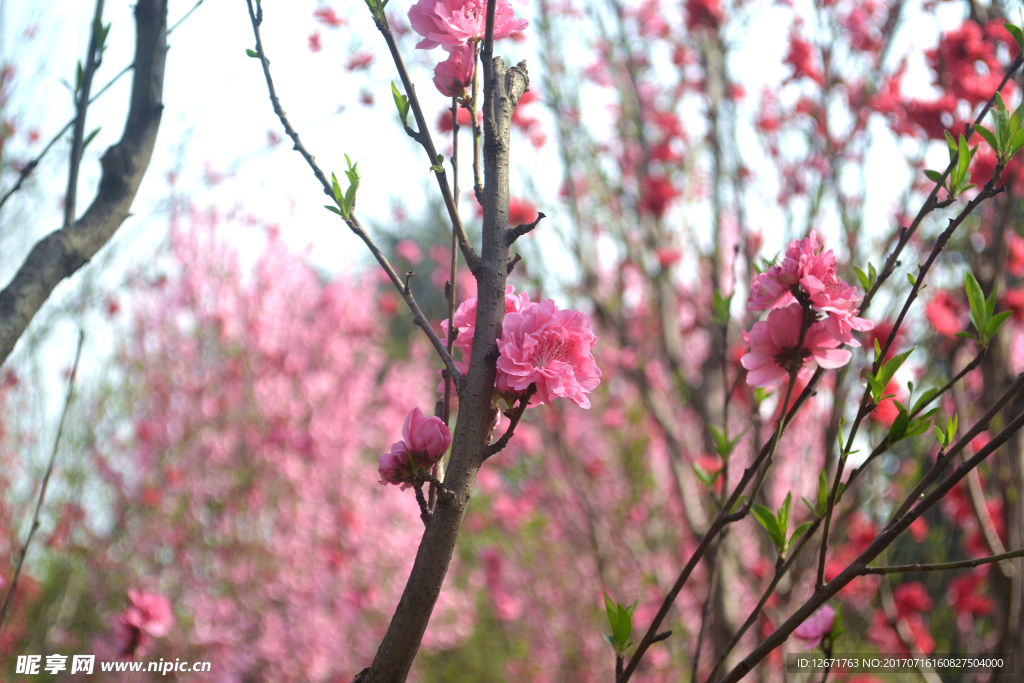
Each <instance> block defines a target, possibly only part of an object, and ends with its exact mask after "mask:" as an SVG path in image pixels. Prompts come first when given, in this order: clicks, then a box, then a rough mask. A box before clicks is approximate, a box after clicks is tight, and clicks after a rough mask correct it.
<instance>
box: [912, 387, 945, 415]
mask: <svg viewBox="0 0 1024 683" xmlns="http://www.w3.org/2000/svg"><path fill="white" fill-rule="evenodd" d="M937 393H939V390H938V389H936V388H934V387H932V388H931V389H929V390H928V391H926V392H924V393H923V394H921V396H920V397H919V398H918V399H917V402H916V403H914V407H913V408H912V409H911V411H910V414H911V415H917V414H918V413H919V412H921V408H922V407H923V406H926V405H928V401H930V400H931V399H932V398H933V397H934V396H935V394H937Z"/></svg>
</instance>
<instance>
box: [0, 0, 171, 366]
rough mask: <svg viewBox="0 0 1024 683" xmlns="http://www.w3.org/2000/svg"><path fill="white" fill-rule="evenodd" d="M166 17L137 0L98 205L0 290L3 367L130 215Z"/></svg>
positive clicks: (149, 138)
mask: <svg viewBox="0 0 1024 683" xmlns="http://www.w3.org/2000/svg"><path fill="white" fill-rule="evenodd" d="M166 12H167V7H166V2H165V0H139V2H138V3H137V4H136V6H135V23H136V27H137V35H136V40H135V61H134V64H135V75H134V78H133V80H132V93H131V103H130V105H129V109H128V120H127V122H126V123H125V127H124V133H123V134H122V136H121V140H120V141H119V142H118V143H117V144H115V145H114V146H112V147H110V149H108V150H107V152H106V153H105V154H104V155H103V158H102V159H101V160H100V164H101V167H102V169H103V174H102V176H101V177H100V184H99V190H98V192H97V193H96V198H95V199H94V200H93V203H92V205H91V206H90V207H89V208H88V209H87V210H86V212H85V213H84V214H83V215H82V217H81V218H79V219H78V220H77V221H75V222H74V223H72V224H71V225H68V226H65V227H63V228H61V229H60V230H56V231H54V232H52V233H50V234H49V235H47V236H46V237H44V238H43V239H42V240H40V241H39V242H37V243H36V245H35V246H34V247H33V248H32V251H31V252H30V253H29V255H28V257H27V258H26V259H25V262H24V263H23V264H22V265H21V268H20V269H19V270H18V272H17V274H16V275H15V276H14V278H13V279H12V280H11V282H10V283H9V284H8V285H7V287H6V288H5V289H4V290H3V291H2V292H0V363H3V362H4V361H5V360H7V357H8V356H10V354H11V351H12V350H13V349H14V345H15V343H16V342H17V341H18V339H19V338H20V337H21V335H22V334H23V333H24V331H25V329H26V328H27V327H28V325H29V323H30V322H31V321H32V318H33V317H34V316H35V314H36V313H37V312H38V311H39V309H40V307H42V305H43V303H44V302H45V301H46V299H47V297H48V296H49V295H50V292H52V291H53V289H54V287H56V286H57V285H58V284H59V283H60V282H61V281H62V280H64V278H66V277H68V276H70V275H72V274H74V273H75V272H76V271H77V270H78V269H79V268H81V267H82V266H83V265H85V264H86V263H88V262H89V260H90V259H92V258H93V256H95V255H96V253H97V252H98V251H99V250H100V249H101V248H102V247H103V246H104V245H105V244H106V243H107V242H108V241H109V240H110V238H111V237H113V235H114V233H115V232H116V231H117V229H118V228H119V227H120V226H121V224H122V223H123V222H124V220H125V219H126V218H127V217H128V214H129V211H130V209H131V205H132V202H133V201H134V200H135V195H136V193H137V192H138V189H139V184H140V183H141V182H142V178H143V176H144V175H145V173H146V169H147V168H148V166H149V161H150V157H151V156H152V154H153V147H154V145H155V143H156V135H157V130H158V129H159V126H160V115H161V113H162V112H163V105H162V104H161V94H162V92H163V83H164V63H165V60H166V58H167V14H166Z"/></svg>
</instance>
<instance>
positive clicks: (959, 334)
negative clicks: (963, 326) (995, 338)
mask: <svg viewBox="0 0 1024 683" xmlns="http://www.w3.org/2000/svg"><path fill="white" fill-rule="evenodd" d="M953 336H954V337H960V338H961V339H973V340H974V341H978V338H977V337H975V336H974V335H973V334H971V333H970V332H957V333H956V334H954V335H953Z"/></svg>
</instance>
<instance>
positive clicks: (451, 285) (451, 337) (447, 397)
mask: <svg viewBox="0 0 1024 683" xmlns="http://www.w3.org/2000/svg"><path fill="white" fill-rule="evenodd" d="M475 71H476V69H474V72H475ZM452 194H454V195H455V199H456V201H458V197H459V101H458V99H457V98H455V97H453V98H452ZM451 259H452V267H451V271H450V272H449V273H448V286H447V287H445V288H444V295H445V297H447V299H448V339H447V340H446V341H447V342H448V344H447V346H446V347H445V348H446V349H447V351H448V355H451V354H452V352H453V351H454V350H455V338H456V336H457V335H456V332H455V296H456V292H455V275H456V270H457V268H458V263H459V241H458V236H457V234H456V232H455V231H454V230H452V251H451ZM451 413H452V381H451V377H450V376H448V375H445V378H444V406H443V408H442V409H441V419H442V420H444V423H445V424H448V421H449V419H450V418H451Z"/></svg>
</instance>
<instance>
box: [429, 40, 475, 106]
mask: <svg viewBox="0 0 1024 683" xmlns="http://www.w3.org/2000/svg"><path fill="white" fill-rule="evenodd" d="M475 68H476V53H475V48H474V47H473V46H472V45H470V44H468V43H467V44H466V45H463V46H462V48H461V49H457V50H452V51H451V52H450V53H449V54H448V59H446V60H444V61H443V62H441V63H440V64H438V65H437V66H435V67H434V85H435V86H437V89H438V90H439V91H440V92H441V94H442V95H444V96H445V97H464V96H465V95H466V93H467V92H468V90H469V86H470V85H471V84H472V83H473V70H474V69H475Z"/></svg>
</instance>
